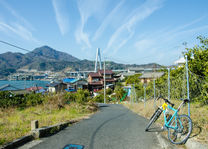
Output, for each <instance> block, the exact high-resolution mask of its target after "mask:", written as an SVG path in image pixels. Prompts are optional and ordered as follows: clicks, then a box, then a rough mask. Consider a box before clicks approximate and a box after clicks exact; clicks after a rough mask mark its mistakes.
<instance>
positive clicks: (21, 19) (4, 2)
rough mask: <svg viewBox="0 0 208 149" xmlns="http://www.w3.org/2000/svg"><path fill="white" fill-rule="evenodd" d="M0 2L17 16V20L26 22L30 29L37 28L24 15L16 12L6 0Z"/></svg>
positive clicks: (25, 24)
mask: <svg viewBox="0 0 208 149" xmlns="http://www.w3.org/2000/svg"><path fill="white" fill-rule="evenodd" d="M0 3H1V4H2V6H4V7H5V8H6V9H7V10H8V12H9V13H11V14H12V15H13V16H14V17H15V18H16V20H17V21H19V22H21V23H22V24H24V26H25V27H27V28H29V29H30V30H35V28H34V27H33V26H32V25H31V23H30V22H28V21H27V20H26V19H25V18H24V17H22V16H21V15H20V14H19V13H18V12H16V11H15V10H14V9H13V8H12V7H11V6H10V5H9V4H8V3H6V1H4V0H1V1H0Z"/></svg>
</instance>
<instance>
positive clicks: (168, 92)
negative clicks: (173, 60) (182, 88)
mask: <svg viewBox="0 0 208 149" xmlns="http://www.w3.org/2000/svg"><path fill="white" fill-rule="evenodd" d="M168 100H170V68H168Z"/></svg>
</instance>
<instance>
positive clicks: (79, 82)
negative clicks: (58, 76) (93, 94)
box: [63, 78, 88, 90]
mask: <svg viewBox="0 0 208 149" xmlns="http://www.w3.org/2000/svg"><path fill="white" fill-rule="evenodd" d="M63 83H65V84H67V89H70V90H78V89H87V88H88V82H87V80H85V79H82V78H79V79H75V78H65V79H63Z"/></svg>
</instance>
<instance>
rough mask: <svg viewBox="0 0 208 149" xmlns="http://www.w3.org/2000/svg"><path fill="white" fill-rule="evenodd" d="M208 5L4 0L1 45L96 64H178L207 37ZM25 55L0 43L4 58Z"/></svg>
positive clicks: (194, 1) (191, 0) (179, 0)
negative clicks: (99, 59)
mask: <svg viewBox="0 0 208 149" xmlns="http://www.w3.org/2000/svg"><path fill="white" fill-rule="evenodd" d="M207 6H208V1H207V0H0V40H4V41H7V42H10V43H12V44H15V45H18V46H20V47H23V48H26V49H29V50H33V49H34V48H36V47H40V46H42V45H48V46H50V47H52V48H54V49H57V50H59V51H63V52H67V53H69V54H71V55H73V56H75V57H78V58H80V59H90V60H94V59H95V56H96V48H98V47H99V48H100V49H101V52H102V56H105V57H106V59H107V60H113V61H115V62H119V63H130V64H133V63H136V64H144V63H151V62H156V63H159V64H163V65H170V64H173V62H174V61H175V60H177V59H178V58H179V57H180V56H181V52H182V51H184V46H183V45H182V43H183V42H187V43H188V44H187V46H188V47H193V46H194V45H195V44H197V43H198V41H197V40H196V37H197V36H198V35H203V36H206V37H208V9H207ZM7 51H12V52H22V53H24V51H21V50H18V49H15V48H13V47H9V46H6V45H3V44H0V53H4V52H7Z"/></svg>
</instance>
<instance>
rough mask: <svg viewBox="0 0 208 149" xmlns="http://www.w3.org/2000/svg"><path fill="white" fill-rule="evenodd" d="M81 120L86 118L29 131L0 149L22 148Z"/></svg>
mask: <svg viewBox="0 0 208 149" xmlns="http://www.w3.org/2000/svg"><path fill="white" fill-rule="evenodd" d="M83 119H87V118H86V117H84V118H79V119H74V120H71V121H68V122H64V123H59V124H56V125H52V126H48V127H43V128H38V129H35V130H33V131H31V134H30V135H27V136H24V137H21V138H19V139H16V140H14V141H12V142H10V143H8V144H6V145H4V146H1V147H0V149H14V148H17V147H20V146H22V145H24V144H26V143H28V142H30V141H32V140H34V139H38V138H42V137H47V136H51V135H53V134H56V133H57V132H59V131H61V130H63V129H64V128H66V127H68V125H69V124H74V123H77V122H79V121H81V120H83Z"/></svg>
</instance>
